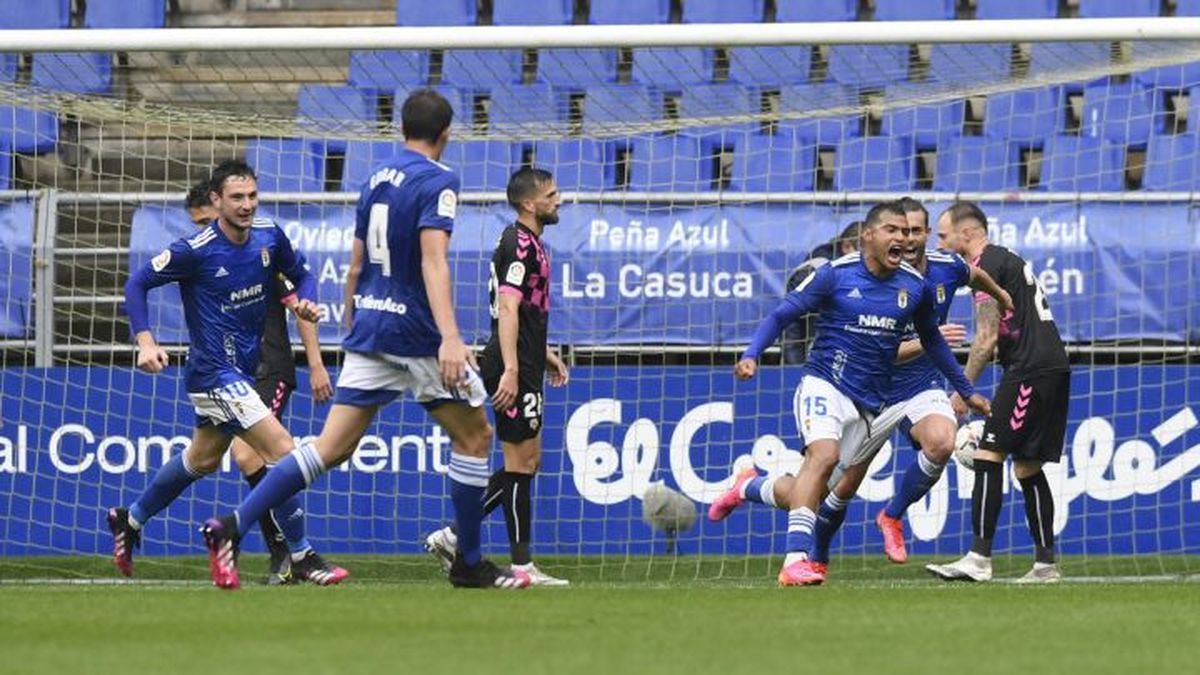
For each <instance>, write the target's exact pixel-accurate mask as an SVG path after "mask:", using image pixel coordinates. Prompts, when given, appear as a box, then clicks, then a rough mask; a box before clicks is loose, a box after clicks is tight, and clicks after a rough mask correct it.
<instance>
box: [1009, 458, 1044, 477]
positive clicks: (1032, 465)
mask: <svg viewBox="0 0 1200 675" xmlns="http://www.w3.org/2000/svg"><path fill="white" fill-rule="evenodd" d="M1041 470H1042V463H1041V462H1038V461H1032V460H1027V459H1018V460H1015V461H1014V462H1013V473H1015V474H1016V475H1017V478H1018V479H1021V480H1024V479H1026V478H1032V477H1033V476H1036V475H1037V474H1038V472H1039V471H1041Z"/></svg>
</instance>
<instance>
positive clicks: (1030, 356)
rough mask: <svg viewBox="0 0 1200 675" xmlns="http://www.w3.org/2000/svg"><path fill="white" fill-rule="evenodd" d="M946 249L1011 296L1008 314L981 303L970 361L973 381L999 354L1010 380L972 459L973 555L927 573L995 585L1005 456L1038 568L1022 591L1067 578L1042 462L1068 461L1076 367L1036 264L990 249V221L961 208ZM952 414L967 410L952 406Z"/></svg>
mask: <svg viewBox="0 0 1200 675" xmlns="http://www.w3.org/2000/svg"><path fill="white" fill-rule="evenodd" d="M938 239H939V241H940V242H941V244H942V246H944V247H945V248H947V249H950V250H953V251H957V252H958V253H960V254H962V255H963V256H965V257H967V258H968V259H970V260H973V261H975V264H977V265H979V267H980V268H982V269H984V270H986V271H987V272H988V273H989V274H991V275H992V276H993V277H994V278H995V279H996V281H997V282H998V283H999V284H1000V285H1001V286H1002V287H1003V288H1004V289H1005V290H1006V291H1008V292H1009V294H1010V295H1011V296H1012V299H1013V304H1014V308H1013V309H1012V311H1008V312H1005V311H1002V308H1001V307H999V306H997V304H996V303H995V302H993V301H992V300H991V299H990V298H987V297H981V296H979V295H976V297H975V321H976V325H977V329H976V332H975V340H974V342H972V343H971V354H970V356H969V357H968V359H967V366H966V374H967V377H969V378H971V379H972V380H974V379H975V378H977V377H978V376H979V374H980V373H981V372H983V368H984V366H985V365H987V364H988V363H989V362H990V361H991V360H992V356H993V353H994V352H995V351H996V349H997V347H998V348H999V361H1000V366H1001V368H1003V369H1004V375H1003V376H1002V377H1001V378H1000V383H999V384H998V385H997V386H996V406H995V409H994V413H993V414H992V416H991V417H989V418H988V419H987V421H986V422H984V426H983V438H981V439H980V440H979V449H978V450H976V451H975V487H974V488H973V490H972V492H971V527H972V531H973V533H974V535H975V536H974V540H973V541H972V543H971V550H970V551H969V552H968V553H967V554H966V555H965V556H964V557H963V558H961V559H959V560H957V561H955V562H952V563H949V564H946V565H927V566H926V569H928V570H929V571H930V572H931V573H932V574H934V575H935V576H937V577H939V578H942V579H947V580H954V579H964V580H970V581H988V580H990V579H991V578H992V539H993V538H994V537H995V535H996V521H997V520H998V519H999V517H1000V501H1001V499H1002V494H1001V488H1002V485H1003V482H1004V458H1005V457H1006V456H1009V455H1011V456H1012V458H1013V470H1014V473H1016V475H1017V480H1018V481H1019V482H1020V484H1021V492H1022V493H1023V494H1024V496H1025V518H1026V521H1027V522H1028V525H1029V533H1030V534H1031V535H1032V536H1033V543H1034V550H1035V561H1034V563H1033V569H1031V570H1030V571H1029V572H1028V573H1027V574H1025V576H1023V577H1021V578H1020V579H1019V580H1018V581H1019V582H1020V583H1054V582H1057V581H1059V580H1060V579H1061V578H1062V576H1061V574H1060V572H1059V570H1058V565H1057V564H1056V562H1055V553H1054V494H1053V493H1052V492H1051V491H1050V484H1049V482H1048V481H1047V480H1046V474H1045V472H1043V471H1042V465H1043V464H1044V463H1045V462H1058V461H1059V459H1061V458H1062V451H1063V441H1064V437H1065V436H1066V433H1067V408H1068V406H1069V404H1070V398H1071V367H1070V361H1069V360H1068V358H1067V350H1066V347H1065V346H1064V345H1063V341H1062V337H1061V336H1060V335H1059V332H1058V327H1057V326H1056V325H1055V323H1054V316H1053V315H1052V314H1051V313H1050V305H1049V304H1048V303H1047V302H1046V295H1045V293H1044V292H1043V291H1042V288H1041V286H1039V285H1038V281H1037V277H1036V276H1034V274H1033V265H1032V264H1031V263H1029V262H1026V261H1025V260H1023V259H1022V258H1021V257H1020V256H1018V255H1016V254H1015V253H1013V252H1012V251H1009V250H1008V249H1006V248H1003V247H1001V246H996V245H994V244H991V243H989V242H988V236H987V216H986V215H984V213H983V211H982V210H981V209H980V208H979V207H978V206H977V205H975V204H974V203H972V202H957V203H955V204H954V205H953V206H951V207H950V208H949V209H947V210H946V212H945V213H943V214H942V216H941V218H940V219H939V220H938ZM951 403H953V404H954V406H955V409H956V410H959V411H960V412H965V411H963V410H962V402H961V401H960V400H958V399H955V398H952V399H951Z"/></svg>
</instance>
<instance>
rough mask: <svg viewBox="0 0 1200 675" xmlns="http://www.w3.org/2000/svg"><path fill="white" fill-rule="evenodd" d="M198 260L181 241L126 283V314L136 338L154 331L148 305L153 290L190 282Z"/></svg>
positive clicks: (151, 261)
mask: <svg viewBox="0 0 1200 675" xmlns="http://www.w3.org/2000/svg"><path fill="white" fill-rule="evenodd" d="M196 260H197V259H196V252H195V251H194V250H193V249H192V247H191V245H190V244H188V242H187V240H186V239H180V240H178V241H175V242H173V243H172V244H171V245H170V246H168V247H167V248H165V249H163V251H162V253H159V254H158V255H156V256H154V257H153V258H151V259H150V262H148V263H146V264H144V265H142V266H141V267H139V268H138V269H137V270H135V271H134V272H133V273H132V274H130V275H129V281H127V282H125V313H126V314H127V315H129V329H130V331H131V332H132V333H133V334H134V335H137V334H138V333H140V332H142V331H146V330H150V310H149V307H148V306H147V304H146V294H147V293H148V292H149V291H150V289H151V288H157V287H159V286H165V285H166V284H169V283H171V282H172V281H182V280H184V279H190V278H191V277H192V275H194V274H195V272H196Z"/></svg>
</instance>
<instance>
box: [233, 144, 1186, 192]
mask: <svg viewBox="0 0 1200 675" xmlns="http://www.w3.org/2000/svg"><path fill="white" fill-rule="evenodd" d="M724 139H725V141H727V142H728V145H727V147H728V148H730V149H731V150H732V157H733V159H732V174H731V177H730V183H729V186H728V189H730V190H745V191H751V192H804V191H810V190H813V189H814V188H815V186H816V170H817V146H816V145H815V144H814V143H812V142H811V140H809V139H807V138H805V137H804V136H802V135H800V134H797V133H796V132H795V131H793V130H789V129H780V130H778V131H777V132H776V133H774V134H769V135H768V134H763V133H759V132H757V131H747V130H743V131H740V132H727V133H726V134H725V137H724ZM1041 146H1042V148H1043V154H1042V169H1041V179H1040V182H1039V184H1038V186H1037V189H1040V190H1049V191H1065V192H1078V191H1113V192H1116V191H1121V190H1124V189H1125V162H1126V159H1125V151H1126V149H1125V147H1124V146H1120V145H1116V144H1114V143H1110V142H1108V141H1106V140H1104V139H1102V138H1096V137H1089V136H1072V135H1055V136H1051V137H1049V138H1047V139H1044V141H1043V143H1041ZM399 147H400V144H399V143H398V142H386V141H376V142H369V141H351V142H350V143H349V144H348V145H347V147H346V154H345V162H344V171H343V174H342V176H341V177H340V186H341V189H342V190H344V191H348V192H354V191H357V190H359V189H360V188H361V186H362V184H363V182H364V181H365V180H366V179H367V178H368V177H369V175H370V173H371V171H372V170H373V169H374V167H376V166H377V165H378V164H379V163H381V162H383V161H385V160H386V159H388V158H389V157H391V156H392V155H393V154H395V153H396V152H397V150H398V149H399ZM324 149H325V146H323V145H322V144H321V142H320V141H305V140H297V139H257V140H254V141H252V142H251V143H250V144H249V146H248V148H247V153H246V154H247V160H248V161H249V162H251V163H252V164H254V165H255V166H256V168H257V170H258V173H259V186H260V188H261V189H262V190H263V191H267V192H319V191H321V190H322V188H323V187H324V184H325V180H326V176H325V153H324ZM1021 152H1022V146H1021V145H1019V144H1016V143H1012V142H1009V141H1007V140H1005V139H998V138H989V137H986V136H960V137H956V138H948V139H945V140H944V141H943V143H942V144H940V145H939V146H938V148H937V159H936V170H935V171H934V175H933V189H935V190H940V191H948V192H958V191H1011V190H1019V189H1022V185H1021V182H1020V180H1021V178H1020V161H1021ZM527 153H528V154H529V156H530V158H531V159H532V161H533V162H534V163H535V164H537V165H539V166H543V167H545V168H547V169H549V170H550V171H552V172H553V173H554V174H555V177H556V180H557V182H558V185H559V187H560V188H562V189H563V190H584V191H599V190H611V189H614V188H615V187H617V175H616V172H617V165H618V164H619V163H620V162H621V161H624V162H627V166H628V182H627V184H625V185H624V186H622V187H623V188H624V189H626V190H630V191H652V192H658V191H666V192H702V191H709V190H712V189H714V182H713V181H714V178H715V172H716V168H717V160H716V156H715V154H714V153H713V151H712V149H711V148H710V147H706V145H705V140H704V138H703V137H702V136H699V135H695V134H684V133H680V134H661V135H650V136H639V137H636V138H633V139H631V140H626V141H599V140H596V139H591V138H572V139H559V140H541V141H533V142H529V143H518V142H508V141H495V140H489V141H482V140H470V141H454V142H452V143H451V144H450V145H449V146H448V148H447V151H446V154H445V155H443V157H442V161H443V162H444V163H446V164H448V165H450V166H452V167H454V168H455V169H456V170H458V171H459V174H460V177H461V181H462V188H463V189H464V190H470V191H502V190H503V189H504V188H505V185H506V184H507V181H508V176H509V175H510V174H511V173H512V171H514V170H515V169H516V168H517V167H518V166H520V165H521V163H522V161H523V160H524V159H525V158H526V154H527ZM834 157H835V160H834V166H833V188H834V189H835V190H842V191H863V190H871V191H874V190H885V191H888V190H897V191H906V190H913V189H915V187H916V182H917V172H916V161H917V154H916V146H915V144H914V142H913V138H912V137H910V136H868V137H858V138H854V137H848V138H845V139H843V140H842V142H841V143H840V144H838V145H837V146H836V153H835V155H834ZM1145 162H1146V165H1145V172H1144V179H1143V185H1142V189H1144V190H1172V191H1192V190H1200V134H1179V135H1155V136H1152V137H1151V138H1150V139H1149V141H1148V149H1147V153H1146V160H1145Z"/></svg>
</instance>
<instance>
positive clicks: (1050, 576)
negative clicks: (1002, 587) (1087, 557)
mask: <svg viewBox="0 0 1200 675" xmlns="http://www.w3.org/2000/svg"><path fill="white" fill-rule="evenodd" d="M1060 581H1062V572H1059V571H1058V565H1055V564H1054V563H1034V564H1033V569H1031V570H1029V571H1028V572H1026V573H1025V576H1023V577H1021V578H1020V579H1017V580H1016V581H1014V582H1013V583H1015V584H1057V583H1058V582H1060Z"/></svg>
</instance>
